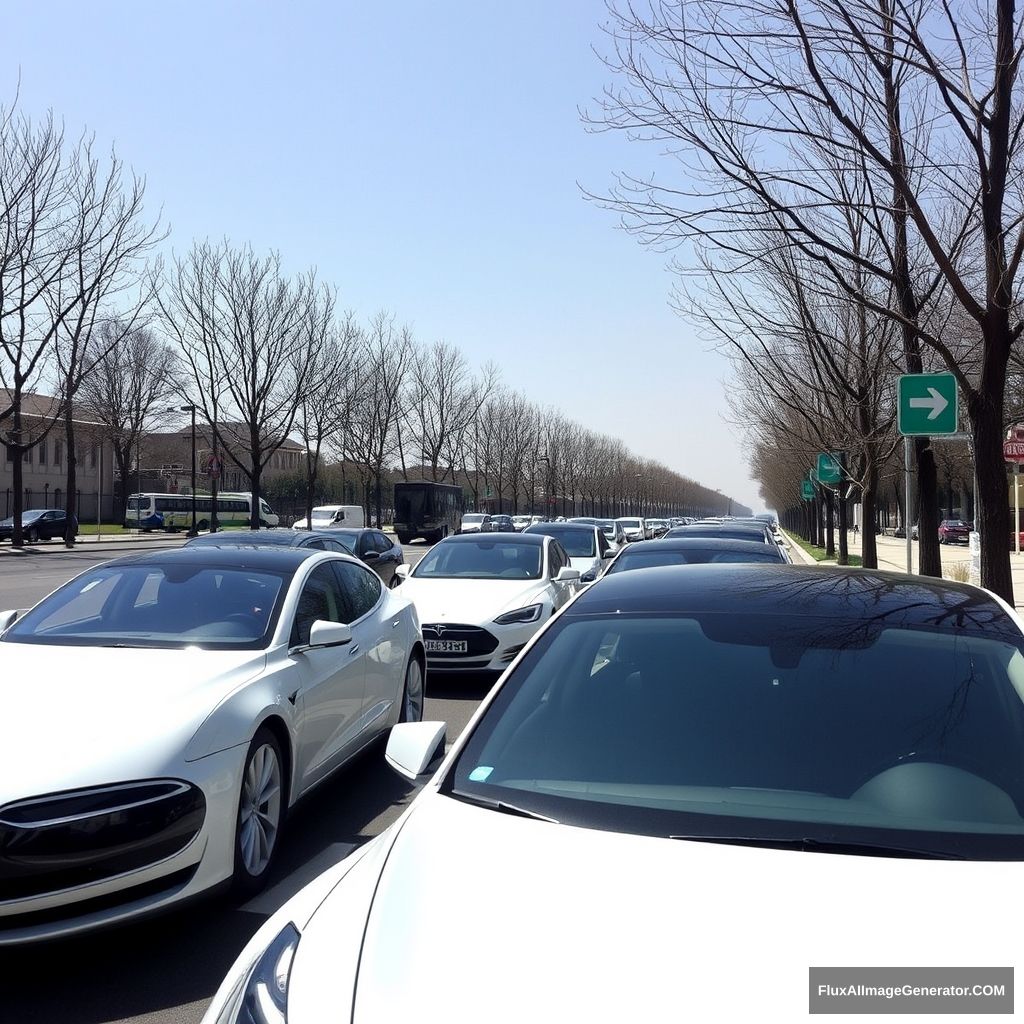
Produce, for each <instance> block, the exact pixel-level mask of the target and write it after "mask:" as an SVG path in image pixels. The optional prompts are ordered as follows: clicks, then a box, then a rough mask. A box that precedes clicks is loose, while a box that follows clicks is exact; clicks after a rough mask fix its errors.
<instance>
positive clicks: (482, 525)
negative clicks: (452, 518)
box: [459, 512, 491, 533]
mask: <svg viewBox="0 0 1024 1024" xmlns="http://www.w3.org/2000/svg"><path fill="white" fill-rule="evenodd" d="M490 532H491V517H490V516H489V515H487V514H486V513H484V512H467V513H466V514H465V515H464V516H463V517H462V524H461V525H460V526H459V533H490Z"/></svg>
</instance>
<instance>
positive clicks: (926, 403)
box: [910, 388, 949, 420]
mask: <svg viewBox="0 0 1024 1024" xmlns="http://www.w3.org/2000/svg"><path fill="white" fill-rule="evenodd" d="M928 394H929V395H931V398H912V399H911V400H910V408H911V409H931V412H930V413H928V419H930V420H933V419H935V417H936V416H938V415H939V413H941V412H942V410H943V409H945V408H946V406H947V405H949V402H948V401H947V399H945V398H943V397H942V395H940V394H939V393H938V391H936V390H935V388H929V389H928Z"/></svg>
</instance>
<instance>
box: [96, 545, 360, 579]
mask: <svg viewBox="0 0 1024 1024" xmlns="http://www.w3.org/2000/svg"><path fill="white" fill-rule="evenodd" d="M322 555H330V556H331V557H332V558H346V559H348V560H349V561H351V560H352V559H349V556H347V555H343V554H341V553H340V552H334V551H323V550H321V549H320V548H296V547H281V546H279V545H276V544H275V545H273V546H266V547H262V546H256V545H250V546H246V545H238V546H234V545H232V546H228V545H224V546H223V547H219V546H217V545H215V544H197V545H195V546H194V547H189V546H188V545H186V546H185V547H181V548H162V549H160V550H153V551H139V552H136V553H134V554H131V555H123V556H122V557H121V558H115V559H113V560H111V561H109V562H104V563H103V564H104V565H133V564H136V565H170V564H179V565H196V566H204V565H209V566H221V567H224V568H229V567H230V568H237V569H267V570H270V571H271V572H288V573H291V572H294V571H295V570H296V569H298V568H299V566H301V565H302V563H303V562H305V561H307V560H308V559H310V558H317V557H319V556H322Z"/></svg>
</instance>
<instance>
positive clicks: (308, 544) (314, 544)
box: [301, 537, 324, 551]
mask: <svg viewBox="0 0 1024 1024" xmlns="http://www.w3.org/2000/svg"><path fill="white" fill-rule="evenodd" d="M301 546H302V547H304V548H320V550H321V551H322V550H323V548H324V542H323V541H322V540H321V539H320V538H319V537H310V538H309V540H304V541H303V542H302V545H301Z"/></svg>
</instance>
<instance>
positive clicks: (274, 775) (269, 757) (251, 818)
mask: <svg viewBox="0 0 1024 1024" xmlns="http://www.w3.org/2000/svg"><path fill="white" fill-rule="evenodd" d="M284 778H285V772H284V757H283V756H282V754H281V744H280V743H279V742H278V739H277V737H276V736H275V735H274V734H273V733H272V732H271V731H270V730H269V729H266V728H261V729H259V730H258V731H257V733H256V735H255V736H254V737H253V739H252V743H250V744H249V752H248V754H247V755H246V758H245V768H244V769H243V770H242V785H241V789H240V792H239V795H238V818H237V824H236V827H235V873H234V887H235V889H236V890H237V891H238V892H239V893H241V894H243V895H248V894H251V893H255V892H258V891H259V890H260V889H262V888H263V886H264V885H265V884H266V881H267V877H268V875H269V873H270V866H271V864H272V863H273V860H274V855H275V854H276V853H277V849H278V846H280V840H281V832H282V829H283V828H284V818H285V810H286V808H287V800H286V799H285V793H284Z"/></svg>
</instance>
